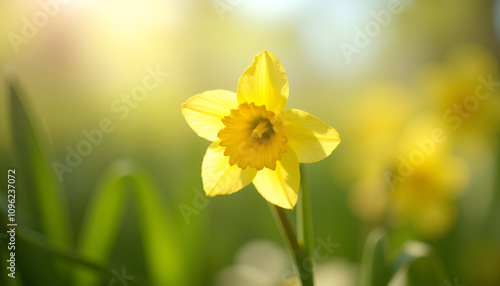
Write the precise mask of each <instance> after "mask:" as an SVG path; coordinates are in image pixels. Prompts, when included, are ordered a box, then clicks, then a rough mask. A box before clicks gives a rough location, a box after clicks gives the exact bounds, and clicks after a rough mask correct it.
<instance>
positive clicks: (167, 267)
mask: <svg viewBox="0 0 500 286" xmlns="http://www.w3.org/2000/svg"><path fill="white" fill-rule="evenodd" d="M129 191H132V192H133V194H134V196H133V197H132V202H133V204H135V205H136V206H137V209H138V213H139V215H140V218H139V228H140V230H141V236H142V241H143V242H144V243H143V248H144V255H145V261H146V263H147V268H148V271H149V273H148V274H149V279H150V280H151V282H152V284H153V285H183V281H185V278H186V277H187V274H186V272H185V269H186V268H185V267H184V265H185V262H184V260H183V259H184V258H183V252H182V251H181V249H180V247H179V246H180V245H181V242H180V240H179V231H178V229H179V228H178V226H177V225H176V220H175V219H174V217H173V216H171V215H169V214H167V213H166V210H165V207H164V206H163V205H162V203H161V199H160V198H159V191H158V188H157V187H156V186H155V185H154V184H153V183H152V180H151V179H150V178H149V176H148V175H147V173H146V172H145V171H143V170H140V169H138V168H137V167H135V166H134V164H133V163H131V162H127V161H119V162H117V163H115V164H113V165H112V167H110V169H109V171H108V172H106V174H105V176H104V178H103V179H102V183H101V184H100V185H99V187H98V188H97V189H96V191H95V194H94V197H93V198H92V200H91V202H90V205H89V207H88V210H87V212H86V215H85V218H84V222H83V225H82V229H81V232H80V236H79V243H78V249H79V250H80V251H81V252H82V253H83V254H84V255H85V256H86V257H87V258H88V259H91V260H92V261H95V262H96V263H100V264H108V263H109V261H110V256H111V252H112V250H113V246H114V243H115V241H116V239H117V235H118V231H119V229H120V227H121V224H122V220H123V215H124V210H125V206H126V199H127V195H128V193H129ZM74 278H75V279H74V283H75V285H96V284H98V283H99V279H100V276H99V274H98V273H94V272H92V271H89V270H88V269H83V268H79V269H77V271H76V273H75V277H74Z"/></svg>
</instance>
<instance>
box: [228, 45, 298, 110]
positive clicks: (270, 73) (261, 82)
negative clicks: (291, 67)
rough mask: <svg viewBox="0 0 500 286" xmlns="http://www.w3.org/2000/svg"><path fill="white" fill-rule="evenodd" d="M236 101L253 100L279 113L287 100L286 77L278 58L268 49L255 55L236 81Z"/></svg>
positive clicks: (249, 101) (283, 108)
mask: <svg viewBox="0 0 500 286" xmlns="http://www.w3.org/2000/svg"><path fill="white" fill-rule="evenodd" d="M237 94H238V103H240V104H241V103H243V102H248V103H251V102H255V104H256V105H265V106H266V108H267V110H270V111H273V112H274V113H276V114H280V113H281V112H283V111H285V107H286V102H287V100H288V79H287V77H286V74H285V69H283V67H282V66H281V64H280V62H279V61H278V59H277V58H276V57H275V56H274V55H273V54H271V53H270V52H268V51H263V52H261V53H260V54H258V55H256V56H255V58H254V60H253V63H252V66H250V67H249V68H247V69H246V70H245V72H244V73H243V75H242V76H241V77H240V80H239V82H238V93H237Z"/></svg>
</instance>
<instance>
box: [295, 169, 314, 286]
mask: <svg viewBox="0 0 500 286" xmlns="http://www.w3.org/2000/svg"><path fill="white" fill-rule="evenodd" d="M300 187H301V191H300V192H299V200H298V206H297V236H298V243H299V245H300V248H301V249H302V251H303V258H302V259H303V260H302V264H303V265H302V268H304V271H305V274H307V275H305V276H306V277H307V281H304V279H302V284H303V286H306V285H314V276H313V267H314V258H313V257H312V252H313V247H314V240H313V228H312V211H311V199H310V195H309V186H308V184H307V176H306V174H305V171H304V166H303V165H301V166H300ZM299 269H300V267H299ZM301 276H304V275H301Z"/></svg>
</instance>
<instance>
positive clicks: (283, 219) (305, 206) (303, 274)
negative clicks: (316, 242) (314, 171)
mask: <svg viewBox="0 0 500 286" xmlns="http://www.w3.org/2000/svg"><path fill="white" fill-rule="evenodd" d="M301 174H302V178H301V181H302V193H299V196H300V199H299V204H298V207H297V215H298V220H297V228H298V233H299V240H297V237H296V236H295V232H294V231H293V227H292V225H291V224H290V221H289V220H288V216H287V214H286V212H285V210H284V209H282V208H280V207H278V206H275V205H273V204H269V206H270V208H271V211H272V213H273V216H274V219H275V221H276V224H277V225H278V228H279V230H280V233H281V236H282V237H283V239H284V240H285V243H286V245H287V247H288V250H289V251H290V254H291V255H292V256H293V258H294V259H295V264H296V266H297V269H298V272H299V276H300V281H301V282H302V286H314V279H313V269H312V268H313V263H314V261H313V258H312V256H311V253H312V246H313V244H312V243H313V242H312V239H311V238H312V224H311V222H312V220H311V207H310V201H309V190H308V188H307V186H306V182H305V178H304V176H303V170H302V169H301Z"/></svg>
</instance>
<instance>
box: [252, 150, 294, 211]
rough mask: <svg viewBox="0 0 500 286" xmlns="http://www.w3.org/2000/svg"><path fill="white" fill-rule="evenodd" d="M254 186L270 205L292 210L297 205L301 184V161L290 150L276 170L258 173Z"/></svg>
mask: <svg viewBox="0 0 500 286" xmlns="http://www.w3.org/2000/svg"><path fill="white" fill-rule="evenodd" d="M253 184H254V186H255V188H256V189H257V191H259V193H260V194H261V195H262V196H263V197H264V198H265V199H266V200H267V201H268V202H270V203H272V204H275V205H277V206H280V207H282V208H286V209H292V208H293V207H294V206H295V204H296V203H297V192H298V190H299V184H300V171H299V160H298V159H297V156H296V155H295V153H294V152H293V151H292V150H291V149H290V148H288V149H287V152H286V153H283V154H282V155H281V160H280V161H278V162H276V170H275V171H273V170H271V169H268V168H264V169H262V170H261V171H259V172H258V173H257V176H255V179H254V180H253Z"/></svg>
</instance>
